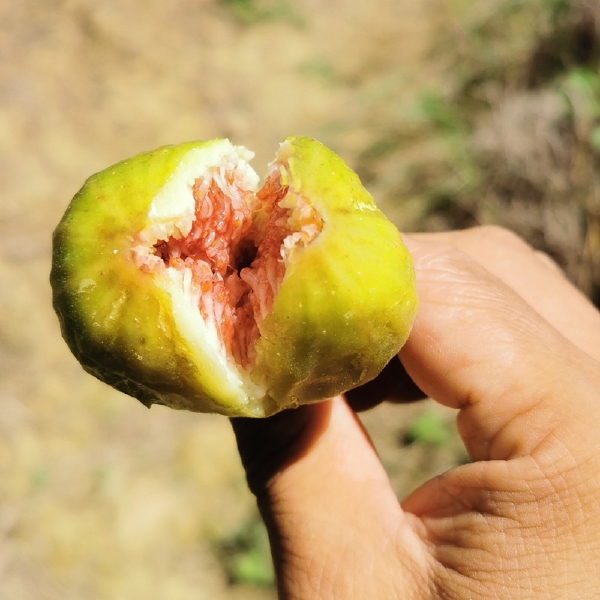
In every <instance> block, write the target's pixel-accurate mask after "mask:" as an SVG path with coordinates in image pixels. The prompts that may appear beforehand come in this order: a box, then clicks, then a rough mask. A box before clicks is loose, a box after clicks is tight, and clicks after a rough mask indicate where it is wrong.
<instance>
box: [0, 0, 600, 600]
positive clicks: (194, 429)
mask: <svg viewBox="0 0 600 600" xmlns="http://www.w3.org/2000/svg"><path fill="white" fill-rule="evenodd" d="M599 66H600V4H599V3H598V1H597V0H572V1H569V0H522V1H521V0H420V1H415V0H344V1H342V0H328V1H327V2H322V1H318V0H302V1H300V0H264V1H262V0H169V2H164V1H162V0H103V1H102V2H100V1H98V2H94V1H93V0H19V1H14V0H0V202H1V204H0V206H1V208H0V232H1V235H0V598H6V599H7V600H8V599H10V600H21V599H23V600H30V599H35V600H58V599H60V600H71V599H77V600H109V599H110V600H120V599H123V600H137V599H140V600H142V599H143V600H154V599H156V600H158V599H161V600H191V599H194V600H197V599H203V598H206V599H211V600H219V599H220V598H232V599H236V598H240V599H241V598H244V599H249V600H252V599H269V598H274V592H273V589H272V572H271V567H270V562H269V554H268V545H267V542H266V538H265V533H264V529H263V528H262V525H261V523H260V520H259V519H258V516H257V513H256V509H255V506H254V502H253V498H252V497H251V496H250V494H249V492H248V491H247V490H246V487H245V482H244V477H243V473H242V471H241V467H240V464H239V459H238V457H237V454H236V450H235V444H234V439H233V436H232V433H231V431H230V427H229V423H228V421H227V419H225V418H223V417H214V416H208V415H196V414H189V413H178V412H175V411H170V410H167V409H163V408H161V407H153V408H152V409H151V410H147V409H146V408H144V407H143V406H142V405H141V404H139V403H137V402H136V401H135V400H133V399H131V398H128V397H126V396H123V395H121V394H119V393H117V392H114V391H112V390H111V389H109V388H107V387H106V386H104V385H102V384H100V383H99V382H97V381H96V380H94V379H93V378H92V377H91V376H89V375H87V374H85V373H84V372H83V371H82V370H81V368H80V367H79V365H78V364H77V362H76V361H75V359H74V358H72V357H71V355H70V354H69V352H68V350H67V348H66V346H65V344H64V342H63V341H62V339H61V337H60V332H59V328H58V323H57V320H56V318H55V316H54V314H53V311H52V307H51V298H50V289H49V285H48V274H49V270H50V247H51V246H50V245H51V232H52V230H53V228H54V226H55V225H56V223H57V222H58V220H59V219H60V217H61V215H62V212H63V211H64V210H65V208H66V206H67V204H68V202H69V200H70V198H71V197H72V196H73V195H74V193H75V192H76V191H77V190H78V189H79V187H80V186H81V185H82V183H83V181H84V180H85V178H86V177H87V176H88V175H90V174H91V173H93V172H95V171H98V170H100V169H103V168H104V167H106V166H108V165H110V164H112V163H114V162H116V161H118V160H121V159H123V158H126V157H128V156H130V155H133V154H136V153H138V152H141V151H144V150H149V149H153V148H155V147H157V146H160V145H163V144H169V143H176V142H181V141H185V140H191V139H207V138H212V137H217V136H227V137H229V138H230V139H232V141H234V142H235V143H237V144H243V145H245V146H247V147H249V148H251V149H252V150H254V151H255V152H256V159H255V162H254V166H255V168H256V169H257V170H258V171H259V172H263V171H264V170H265V168H266V164H267V162H268V161H269V160H271V158H272V157H273V155H274V152H275V149H276V148H277V145H278V143H279V142H280V141H282V140H283V138H284V137H286V136H287V135H290V134H303V135H310V136H313V137H316V138H318V139H320V140H321V141H323V142H324V143H325V144H327V145H329V146H330V147H332V148H333V149H334V150H336V151H337V152H338V153H339V154H340V155H342V157H344V158H345V159H346V160H347V161H348V162H349V163H350V164H351V165H352V166H353V167H354V168H355V169H356V170H357V171H358V173H359V175H360V176H361V178H362V179H363V181H364V183H365V184H366V185H367V187H368V188H369V189H370V190H371V192H372V193H373V194H374V196H375V198H376V200H377V201H378V202H379V204H380V205H381V207H382V208H383V209H384V210H385V211H386V212H387V213H388V215H389V216H390V218H392V219H393V220H394V222H395V223H397V225H398V226H399V227H400V228H401V229H403V230H405V231H410V230H412V231H414V230H430V231H434V230H441V229H446V228H450V227H466V226H471V225H475V224H478V223H498V224H503V225H506V226H508V227H510V228H512V229H514V230H516V231H517V232H518V233H520V234H521V235H523V236H525V237H526V238H527V239H528V240H529V241H530V242H531V243H532V244H534V245H535V246H536V247H538V248H540V249H542V250H544V251H546V252H548V253H549V254H550V255H551V256H552V257H553V258H554V259H555V260H557V261H558V262H559V263H560V265H561V266H562V267H564V268H565V269H566V271H567V273H568V275H569V277H570V278H571V279H572V280H573V281H575V282H576V283H577V284H578V285H579V286H580V287H581V288H582V289H583V290H584V291H585V292H586V293H587V294H589V295H590V296H591V297H592V298H594V300H595V301H596V302H598V301H599V300H600V186H599V182H600V172H599V167H600V71H599ZM565 310H568V307H565ZM364 420H365V423H366V425H367V427H368V429H369V431H371V433H372V435H373V437H374V439H375V442H376V445H377V447H378V450H379V452H380V455H381V457H382V460H383V462H384V464H385V466H386V468H387V470H388V473H389V474H390V478H391V480H392V483H393V485H394V488H395V489H396V491H397V493H398V495H399V496H400V497H401V496H404V495H405V494H406V493H407V492H408V491H410V490H411V489H413V488H414V487H415V486H416V485H418V484H419V483H420V482H422V481H423V480H424V479H425V478H427V477H429V476H431V475H432V474H434V473H437V472H440V471H442V470H444V469H446V468H448V467H450V466H452V465H454V464H457V463H459V462H461V461H464V460H466V455H465V453H464V450H463V449H462V446H461V444H460V442H459V440H458V438H457V435H456V432H455V431H454V426H453V423H452V414H450V413H448V412H443V411H441V410H439V409H437V408H436V407H434V406H433V404H432V403H425V404H422V405H418V406H416V405H415V406H410V407H398V406H382V407H380V408H378V409H377V410H375V411H372V412H371V413H369V414H367V415H366V416H365V417H364Z"/></svg>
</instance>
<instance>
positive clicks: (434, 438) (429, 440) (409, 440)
mask: <svg viewBox="0 0 600 600" xmlns="http://www.w3.org/2000/svg"><path fill="white" fill-rule="evenodd" d="M451 437H452V430H451V429H450V427H449V425H448V422H447V421H446V420H445V419H444V418H443V417H442V416H441V415H440V414H439V413H438V412H436V411H433V410H428V411H425V412H422V413H421V414H420V415H418V416H417V417H416V418H415V419H414V420H413V421H412V423H410V425H409V426H408V428H407V431H406V433H405V435H404V444H405V445H410V444H413V443H418V444H425V445H427V446H435V447H441V446H444V445H446V444H447V443H448V442H449V441H450V439H451Z"/></svg>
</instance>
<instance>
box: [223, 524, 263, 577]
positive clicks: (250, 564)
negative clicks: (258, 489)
mask: <svg viewBox="0 0 600 600" xmlns="http://www.w3.org/2000/svg"><path fill="white" fill-rule="evenodd" d="M217 553H218V554H219V556H220V558H221V560H222V563H223V566H224V568H225V572H226V573H227V577H228V579H229V581H230V582H231V583H233V584H250V585H256V586H270V585H272V584H273V582H274V580H275V574H274V572H273V564H272V561H271V552H270V547H269V538H268V535H267V531H266V529H265V527H264V525H263V523H262V521H261V520H260V519H259V517H258V515H257V516H255V517H254V518H253V519H251V520H250V521H249V522H248V523H246V524H245V525H244V526H243V527H242V528H241V529H240V530H239V531H237V532H235V533H234V534H233V535H231V536H230V537H228V538H226V539H224V540H222V541H221V542H220V543H219V544H218V547H217Z"/></svg>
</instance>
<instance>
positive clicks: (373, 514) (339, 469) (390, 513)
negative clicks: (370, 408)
mask: <svg viewBox="0 0 600 600" xmlns="http://www.w3.org/2000/svg"><path fill="white" fill-rule="evenodd" d="M232 424H233V428H234V431H235V433H236V437H237V440H238V447H239V450H240V454H241V457H242V461H243V463H244V466H245V468H246V473H247V476H248V479H249V483H250V487H251V489H252V490H253V491H254V493H255V494H256V495H257V498H258V504H259V507H260V509H261V513H262V515H263V518H264V520H265V523H266V524H267V528H268V530H269V534H270V538H271V544H272V550H273V554H274V558H275V565H276V570H277V576H278V585H279V592H280V594H281V597H285V598H288V597H290V598H291V597H293V598H314V597H319V598H368V597H386V596H385V591H384V590H381V591H378V590H377V588H376V586H377V585H380V584H381V583H382V582H381V581H378V582H373V580H372V579H370V578H369V573H368V569H367V568H366V567H367V566H368V565H366V563H365V560H367V562H369V561H371V560H375V557H379V556H380V555H381V552H380V550H381V548H382V547H386V546H387V547H388V548H391V547H395V545H396V544H397V543H398V538H399V537H400V538H402V545H403V546H405V548H404V549H403V550H402V552H401V555H400V562H402V560H403V558H402V556H403V555H405V556H404V560H406V561H407V562H410V561H411V560H414V557H412V558H411V557H410V553H409V552H408V549H409V548H410V547H411V545H412V544H416V545H418V546H419V547H421V544H420V542H418V540H417V537H416V535H414V534H413V533H412V530H410V528H408V527H407V528H405V529H406V533H405V534H404V535H405V536H406V537H405V538H404V537H403V534H400V535H399V534H398V529H399V528H400V529H402V520H403V518H404V517H403V513H402V511H401V509H400V507H399V505H398V502H397V499H396V497H395V495H394V493H393V491H392V489H391V488H390V485H389V481H388V478H387V476H386V474H385V472H384V470H383V467H382V466H381V463H380V461H379V459H378V457H377V455H376V453H375V451H374V449H373V447H372V445H371V442H370V440H369V438H368V437H367V435H366V434H365V432H364V430H363V429H362V427H361V425H360V423H359V422H358V420H357V418H356V415H355V414H354V413H353V412H352V411H351V410H350V408H349V407H348V406H347V404H346V403H345V402H344V401H343V399H341V398H336V399H334V400H332V401H329V402H325V403H321V404H316V405H309V406H302V407H300V408H298V409H296V410H286V411H284V412H282V413H280V414H278V415H275V416H274V417H271V418H268V419H255V420H253V419H232ZM411 536H412V538H411ZM413 554H414V552H413ZM376 560H377V561H379V562H380V563H381V565H384V566H385V563H386V561H389V562H390V564H389V572H392V570H393V569H397V567H398V560H399V559H398V556H397V555H396V554H395V552H387V553H386V556H381V557H380V558H377V559H376ZM341 563H343V565H344V569H341V568H340V565H341ZM412 571H413V572H414V571H416V569H412ZM349 573H350V574H351V576H350V577H349V576H348V574H349ZM357 573H358V574H360V577H358V576H356V577H355V575H356V574H357ZM383 583H384V584H385V580H384V581H383ZM388 591H389V590H388ZM372 594H375V595H372ZM377 594H383V595H377Z"/></svg>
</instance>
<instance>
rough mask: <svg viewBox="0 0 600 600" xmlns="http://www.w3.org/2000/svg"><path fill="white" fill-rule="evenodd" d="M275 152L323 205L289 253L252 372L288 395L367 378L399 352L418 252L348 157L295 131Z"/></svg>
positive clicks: (411, 309) (301, 188) (318, 393)
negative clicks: (312, 232) (306, 240)
mask: <svg viewBox="0 0 600 600" xmlns="http://www.w3.org/2000/svg"><path fill="white" fill-rule="evenodd" d="M288 144H289V146H287V147H286V145H285V144H284V145H283V147H282V150H281V152H280V155H278V158H283V156H281V155H282V154H283V155H284V156H285V155H286V154H288V153H289V158H288V159H287V163H288V165H289V171H290V174H291V184H292V188H293V189H294V191H295V192H296V193H299V194H301V195H302V196H304V197H305V198H309V199H310V202H311V204H312V206H313V207H314V208H315V209H316V210H317V212H319V214H320V215H321V217H322V219H323V222H324V225H323V229H322V231H321V234H320V235H319V236H318V237H317V238H316V239H315V240H314V241H313V242H311V243H310V244H309V245H308V246H307V247H306V248H303V249H302V250H301V251H299V252H296V253H295V254H293V255H292V256H291V257H290V261H289V262H288V265H287V269H286V276H285V278H284V281H283V284H282V285H281V287H280V289H279V291H278V293H277V296H276V298H275V301H274V303H273V306H272V308H271V312H270V313H269V315H268V316H267V318H266V319H265V320H264V321H263V323H262V324H261V327H260V332H261V337H260V338H259V340H258V341H257V344H256V350H257V360H256V366H255V369H254V371H253V378H255V379H256V380H257V381H259V382H270V384H269V388H268V389H269V393H270V394H271V395H272V396H273V398H275V399H278V398H282V397H283V398H286V399H287V401H288V402H289V403H290V404H293V403H299V404H302V403H305V402H311V401H316V400H322V399H323V398H329V397H332V396H335V395H337V394H340V393H342V392H345V391H347V390H349V389H351V388H354V387H356V386H358V385H360V384H362V383H365V382H367V381H370V380H371V379H373V378H374V377H375V376H376V375H378V374H379V373H380V372H381V370H382V369H383V367H384V366H385V365H386V364H387V363H388V362H389V360H390V359H391V358H392V357H393V356H394V355H395V354H397V353H398V351H399V350H400V348H401V347H402V345H403V344H404V342H405V341H406V339H407V338H408V334H409V332H410V327H411V324H412V321H413V317H414V314H415V311H416V308H417V297H416V293H415V279H414V277H415V276H414V269H413V263H412V259H411V257H410V255H409V253H408V250H407V249H406V247H405V246H404V244H403V242H402V239H401V237H400V234H399V233H398V230H397V229H396V228H395V227H394V225H393V224H392V223H390V221H389V220H388V219H387V218H386V217H385V216H384V215H383V213H382V212H381V211H380V210H379V209H378V208H377V207H376V205H375V202H374V200H373V198H372V196H371V195H370V194H369V192H367V190H366V189H365V188H364V187H363V185H362V184H361V182H360V179H359V178H358V176H357V175H356V174H355V173H354V172H353V171H352V170H351V169H350V168H349V167H348V166H347V165H346V163H345V162H344V161H343V160H342V159H341V158H339V157H338V156H337V155H336V154H334V153H333V152H332V151H331V150H329V149H328V148H326V147H325V146H323V145H322V144H320V143H318V142H315V141H314V140H312V139H309V138H295V139H292V140H289V141H288Z"/></svg>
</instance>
